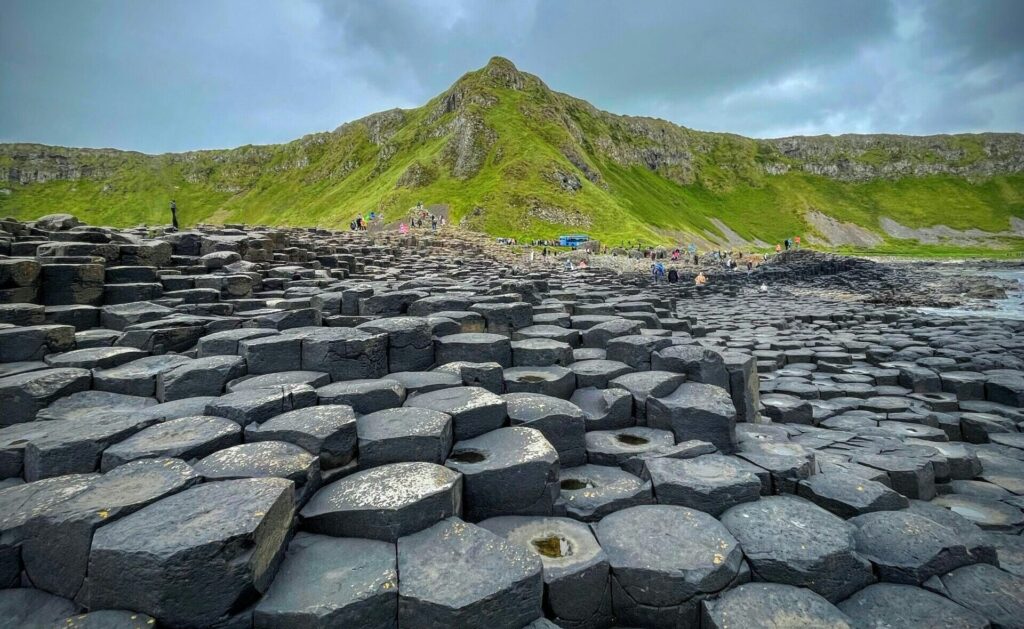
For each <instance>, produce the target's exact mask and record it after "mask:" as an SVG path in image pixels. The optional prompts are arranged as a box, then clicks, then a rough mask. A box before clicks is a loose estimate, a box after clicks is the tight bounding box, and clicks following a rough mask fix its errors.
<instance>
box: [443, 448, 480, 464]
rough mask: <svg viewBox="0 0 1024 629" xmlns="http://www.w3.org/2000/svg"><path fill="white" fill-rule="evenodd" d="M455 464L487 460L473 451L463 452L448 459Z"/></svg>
mask: <svg viewBox="0 0 1024 629" xmlns="http://www.w3.org/2000/svg"><path fill="white" fill-rule="evenodd" d="M449 458H450V459H451V460H452V461H455V462H456V463H480V462H481V461H484V460H486V459H487V457H486V456H484V455H483V454H481V453H479V452H475V451H473V450H463V451H462V452H456V453H455V454H453V455H451V457H449Z"/></svg>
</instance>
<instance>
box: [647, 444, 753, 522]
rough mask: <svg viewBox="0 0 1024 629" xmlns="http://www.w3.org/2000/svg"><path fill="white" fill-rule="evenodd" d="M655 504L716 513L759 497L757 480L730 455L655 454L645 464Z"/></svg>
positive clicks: (716, 514) (719, 513)
mask: <svg viewBox="0 0 1024 629" xmlns="http://www.w3.org/2000/svg"><path fill="white" fill-rule="evenodd" d="M646 469H647V474H648V475H649V476H650V479H651V484H652V485H653V486H654V497H655V499H656V500H657V502H658V503H659V504H669V505H678V506H680V507H689V508H691V509H697V510H698V511H703V512H705V513H710V514H711V515H713V516H716V517H717V516H719V515H721V514H722V513H723V512H725V511H726V510H727V509H729V508H730V507H734V506H736V505H738V504H741V503H744V502H753V501H755V500H757V499H758V498H759V497H760V494H761V481H760V480H758V478H757V476H754V475H753V474H752V473H750V472H749V471H747V470H746V469H745V468H744V467H743V466H742V465H740V463H739V462H738V461H737V460H736V459H733V458H732V457H727V456H722V455H721V454H705V455H704V456H698V457H696V458H692V459H673V458H667V457H659V458H654V459H650V460H648V461H647V463H646Z"/></svg>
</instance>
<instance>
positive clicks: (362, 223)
mask: <svg viewBox="0 0 1024 629" xmlns="http://www.w3.org/2000/svg"><path fill="white" fill-rule="evenodd" d="M371 224H372V225H378V224H381V225H382V224H384V212H370V213H369V214H368V215H367V216H366V218H363V215H362V214H359V215H358V216H356V217H355V218H354V219H352V220H351V221H349V224H348V228H349V231H354V232H364V231H366V230H367V228H369V226H370V225H371Z"/></svg>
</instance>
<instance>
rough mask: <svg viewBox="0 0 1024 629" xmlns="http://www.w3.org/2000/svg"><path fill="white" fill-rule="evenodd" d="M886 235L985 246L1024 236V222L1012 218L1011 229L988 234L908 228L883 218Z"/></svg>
mask: <svg viewBox="0 0 1024 629" xmlns="http://www.w3.org/2000/svg"><path fill="white" fill-rule="evenodd" d="M878 222H879V224H881V226H882V229H884V230H885V233H887V234H889V235H890V236H892V237H893V238H901V239H913V240H917V241H919V242H923V243H928V244H936V243H944V244H957V245H978V244H985V242H987V241H991V240H992V239H993V238H1014V237H1020V236H1024V221H1022V220H1020V219H1018V218H1016V217H1011V218H1010V229H1008V230H1004V231H1001V232H988V231H984V230H981V229H964V230H960V229H953V228H952V227H947V226H946V225H932V226H931V227H917V228H915V227H907V226H906V225H901V224H900V223H897V222H896V221H894V220H892V219H891V218H888V217H886V216H883V217H881V218H879V219H878Z"/></svg>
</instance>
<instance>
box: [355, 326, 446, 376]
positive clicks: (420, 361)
mask: <svg viewBox="0 0 1024 629" xmlns="http://www.w3.org/2000/svg"><path fill="white" fill-rule="evenodd" d="M357 329H359V330H366V331H368V332H378V333H384V334H387V335H388V371H417V370H420V369H429V368H430V367H432V366H433V364H434V339H433V338H432V336H431V328H430V323H429V322H428V321H427V320H426V319H424V318H421V317H391V318H387V319H376V320H374V321H368V322H367V323H363V324H361V325H359V327H358V328H357Z"/></svg>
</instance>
